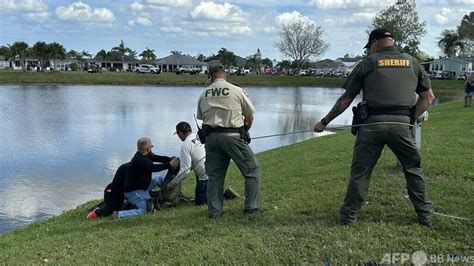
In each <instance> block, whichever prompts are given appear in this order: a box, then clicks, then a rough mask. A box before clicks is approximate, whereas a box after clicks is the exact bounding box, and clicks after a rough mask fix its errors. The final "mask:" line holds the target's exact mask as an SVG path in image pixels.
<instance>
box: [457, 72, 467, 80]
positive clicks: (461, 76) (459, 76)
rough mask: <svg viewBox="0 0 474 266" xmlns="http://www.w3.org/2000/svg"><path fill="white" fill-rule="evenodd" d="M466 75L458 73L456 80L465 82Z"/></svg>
mask: <svg viewBox="0 0 474 266" xmlns="http://www.w3.org/2000/svg"><path fill="white" fill-rule="evenodd" d="M466 76H467V73H458V74H457V75H456V80H466Z"/></svg>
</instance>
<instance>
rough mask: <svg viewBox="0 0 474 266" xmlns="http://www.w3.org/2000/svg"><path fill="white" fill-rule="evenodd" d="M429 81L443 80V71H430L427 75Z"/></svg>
mask: <svg viewBox="0 0 474 266" xmlns="http://www.w3.org/2000/svg"><path fill="white" fill-rule="evenodd" d="M429 77H430V79H442V78H443V71H431V72H430V73H429Z"/></svg>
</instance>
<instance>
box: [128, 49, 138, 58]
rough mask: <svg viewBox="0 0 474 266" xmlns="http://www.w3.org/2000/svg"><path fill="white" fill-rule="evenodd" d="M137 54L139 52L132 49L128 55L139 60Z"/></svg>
mask: <svg viewBox="0 0 474 266" xmlns="http://www.w3.org/2000/svg"><path fill="white" fill-rule="evenodd" d="M137 54H138V52H137V51H135V50H132V49H130V51H129V52H128V55H129V56H130V57H132V58H137Z"/></svg>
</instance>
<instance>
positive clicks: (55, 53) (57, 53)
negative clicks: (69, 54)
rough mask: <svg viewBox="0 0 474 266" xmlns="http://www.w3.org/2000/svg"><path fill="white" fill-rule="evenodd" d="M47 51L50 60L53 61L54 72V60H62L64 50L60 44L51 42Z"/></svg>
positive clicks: (64, 54)
mask: <svg viewBox="0 0 474 266" xmlns="http://www.w3.org/2000/svg"><path fill="white" fill-rule="evenodd" d="M48 51H49V56H50V58H52V59H53V65H54V69H55V70H56V60H58V59H64V58H65V57H66V49H64V46H62V44H59V43H57V42H52V43H50V44H48Z"/></svg>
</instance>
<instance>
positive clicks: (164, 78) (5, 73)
mask: <svg viewBox="0 0 474 266" xmlns="http://www.w3.org/2000/svg"><path fill="white" fill-rule="evenodd" d="M206 80H207V75H204V74H200V75H189V74H186V75H176V74H174V73H161V74H159V75H152V74H135V73H131V72H126V73H120V72H104V73H95V74H92V73H87V72H84V71H77V72H74V71H68V72H64V71H59V72H23V71H12V70H2V71H0V84H87V85H90V84H98V85H158V86H159V85H171V86H186V85H192V86H204V84H205V82H206ZM229 81H230V82H232V83H235V84H237V85H240V86H246V87H248V86H258V87H278V86H280V87H301V86H320V87H341V86H342V84H343V83H344V81H345V79H344V78H322V77H298V76H265V75H260V76H230V77H229ZM463 88H464V87H463V81H460V80H459V81H458V80H434V81H433V89H435V90H459V91H460V92H461V93H460V94H462V90H463Z"/></svg>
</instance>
